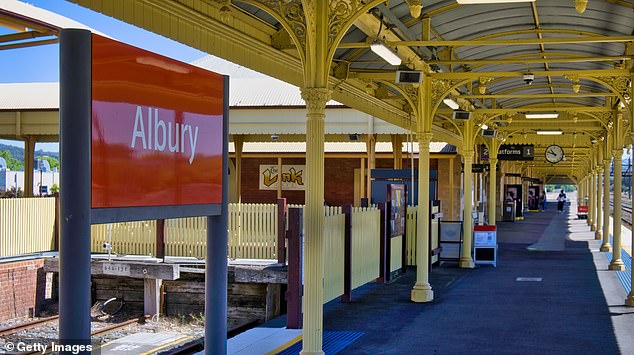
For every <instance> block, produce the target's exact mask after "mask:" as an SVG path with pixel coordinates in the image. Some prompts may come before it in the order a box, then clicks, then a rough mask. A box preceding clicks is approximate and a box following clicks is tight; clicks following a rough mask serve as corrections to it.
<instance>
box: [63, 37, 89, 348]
mask: <svg viewBox="0 0 634 355" xmlns="http://www.w3.org/2000/svg"><path fill="white" fill-rule="evenodd" d="M59 111H60V112H59V114H60V160H61V169H60V172H61V174H62V177H61V178H60V204H61V208H60V209H61V219H60V221H61V225H60V229H61V230H60V245H59V259H60V260H59V269H60V270H59V337H60V340H61V341H62V343H66V344H71V343H74V344H78V343H82V344H86V345H87V344H89V343H90V188H91V187H90V139H91V137H90V134H91V130H90V127H91V33H90V31H86V30H75V29H69V30H62V32H61V35H60V105H59Z"/></svg>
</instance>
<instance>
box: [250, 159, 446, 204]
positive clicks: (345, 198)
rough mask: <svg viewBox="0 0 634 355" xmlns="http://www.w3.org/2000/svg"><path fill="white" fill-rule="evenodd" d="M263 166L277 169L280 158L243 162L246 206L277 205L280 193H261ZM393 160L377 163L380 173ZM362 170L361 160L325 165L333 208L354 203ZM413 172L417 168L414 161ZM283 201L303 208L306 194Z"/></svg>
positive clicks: (435, 161) (296, 193) (288, 193)
mask: <svg viewBox="0 0 634 355" xmlns="http://www.w3.org/2000/svg"><path fill="white" fill-rule="evenodd" d="M405 160H406V159H404V164H403V167H404V168H405V169H408V168H409V164H410V161H409V160H407V161H405ZM282 163H283V164H285V165H286V164H289V165H290V164H296V165H304V164H305V161H304V159H303V158H284V159H283V161H282ZM429 163H430V164H429V165H430V169H431V170H436V169H438V159H431V160H430V162H429ZM260 164H273V165H277V158H242V202H244V203H275V201H276V200H277V191H273V190H260V185H259V181H260V180H259V178H260V176H259V174H260ZM366 164H367V162H366ZM393 166H394V161H393V160H392V159H377V160H376V167H377V169H392V168H393ZM359 168H361V160H360V159H359V158H329V159H326V161H325V166H324V169H325V172H324V179H325V191H324V199H325V201H326V203H327V204H328V205H330V206H341V205H345V204H352V203H354V170H355V169H359ZM414 168H415V169H417V168H418V164H417V161H415V164H414ZM282 197H284V198H286V200H287V203H292V204H303V203H304V191H287V190H283V191H282Z"/></svg>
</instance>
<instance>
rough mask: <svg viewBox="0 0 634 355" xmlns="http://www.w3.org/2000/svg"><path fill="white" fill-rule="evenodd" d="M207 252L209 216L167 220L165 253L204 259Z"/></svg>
mask: <svg viewBox="0 0 634 355" xmlns="http://www.w3.org/2000/svg"><path fill="white" fill-rule="evenodd" d="M230 210H231V208H230ZM229 236H231V234H229ZM206 253H207V217H193V218H179V219H168V220H166V221H165V255H169V256H190V257H195V258H198V259H204V258H205V255H206ZM229 255H231V253H229Z"/></svg>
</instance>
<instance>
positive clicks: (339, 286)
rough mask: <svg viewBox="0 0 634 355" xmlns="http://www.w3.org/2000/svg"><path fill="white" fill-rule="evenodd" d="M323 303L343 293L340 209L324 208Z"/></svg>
mask: <svg viewBox="0 0 634 355" xmlns="http://www.w3.org/2000/svg"><path fill="white" fill-rule="evenodd" d="M325 210H326V211H325V213H326V217H325V221H324V254H323V255H324V303H326V302H329V301H331V300H333V299H335V298H337V297H339V296H341V295H342V294H343V292H344V289H343V286H344V285H343V282H344V280H343V279H344V250H345V234H344V231H345V215H344V214H342V213H341V207H325Z"/></svg>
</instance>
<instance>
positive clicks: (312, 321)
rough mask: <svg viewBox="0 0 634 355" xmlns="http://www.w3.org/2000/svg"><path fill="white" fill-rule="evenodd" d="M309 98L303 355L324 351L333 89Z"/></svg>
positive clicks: (313, 91) (306, 93)
mask: <svg viewBox="0 0 634 355" xmlns="http://www.w3.org/2000/svg"><path fill="white" fill-rule="evenodd" d="M302 98H303V99H304V101H306V192H305V194H306V195H305V196H306V205H305V208H304V298H303V307H302V309H303V313H304V320H303V329H304V330H303V346H304V348H303V350H302V354H323V351H322V350H321V344H322V324H323V299H324V285H323V249H324V236H323V234H324V233H323V232H324V228H323V227H324V119H325V117H326V102H328V100H329V98H330V91H329V90H328V89H326V88H303V89H302Z"/></svg>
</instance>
